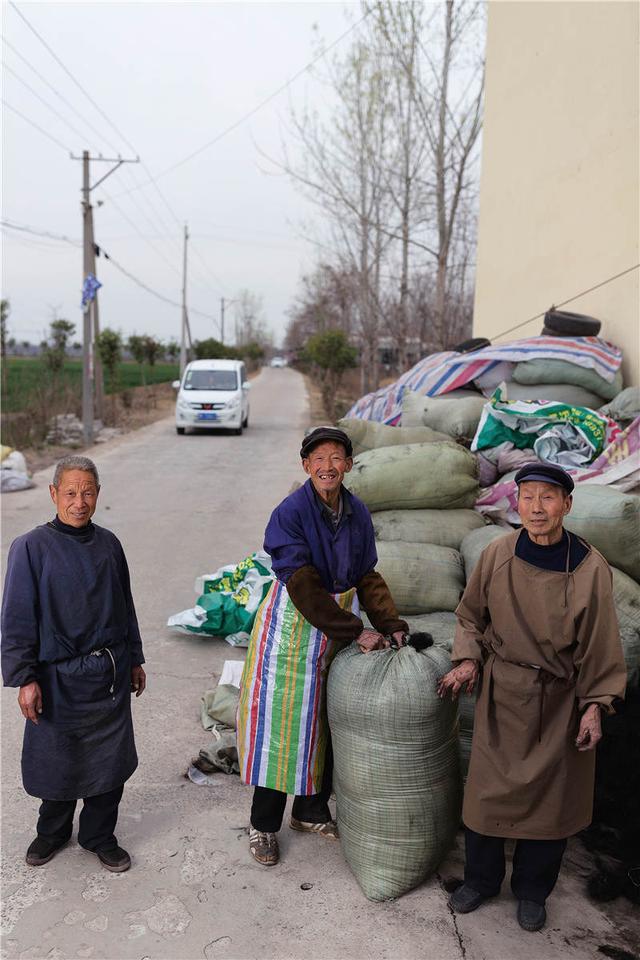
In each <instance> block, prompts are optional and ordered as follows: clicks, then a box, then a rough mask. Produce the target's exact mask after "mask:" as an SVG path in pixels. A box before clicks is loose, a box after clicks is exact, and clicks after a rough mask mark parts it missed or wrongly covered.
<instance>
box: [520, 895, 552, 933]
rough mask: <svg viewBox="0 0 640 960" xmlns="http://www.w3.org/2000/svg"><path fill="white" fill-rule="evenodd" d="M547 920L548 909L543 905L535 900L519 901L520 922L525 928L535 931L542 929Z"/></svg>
mask: <svg viewBox="0 0 640 960" xmlns="http://www.w3.org/2000/svg"><path fill="white" fill-rule="evenodd" d="M546 922H547V911H546V910H545V908H544V907H543V906H541V905H540V904H539V903H534V902H533V900H519V901H518V923H519V924H520V926H521V927H522V929H523V930H529V931H531V933H535V931H536V930H542V928H543V927H544V925H545V923H546Z"/></svg>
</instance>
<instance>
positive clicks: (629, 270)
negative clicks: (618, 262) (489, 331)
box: [493, 263, 640, 340]
mask: <svg viewBox="0 0 640 960" xmlns="http://www.w3.org/2000/svg"><path fill="white" fill-rule="evenodd" d="M639 267H640V263H636V264H634V265H633V266H632V267H628V268H627V269H626V270H622V271H621V272H620V273H616V274H614V275H613V276H612V277H607V279H606V280H601V281H600V283H596V284H595V286H593V287H589V288H588V290H582V291H581V292H580V293H576V294H574V295H573V296H572V297H569V299H568V300H563V301H562V303H555V304H554V305H553V307H552V308H551V309H552V310H558V309H559V308H560V307H566V305H567V304H568V303H573V301H574V300H579V299H580V297H584V296H585V295H586V294H587V293H593V291H594V290H599V289H600V287H605V286H606V285H607V284H608V283H612V282H613V281H614V280H619V279H620V277H624V276H626V275H627V274H628V273H633V271H634V270H637V269H638V268H639ZM546 312H547V311H546V310H543V311H542V313H536V315H535V317H529V319H528V320H523V321H522V322H521V323H516V324H515V325H514V326H513V327H509V329H508V330H503V331H502V333H497V334H496V335H495V336H494V338H493V339H494V340H499V339H500V337H506V335H507V334H508V333H513V331H514V330H519V329H520V327H525V326H526V325H527V324H528V323H533V321H534V320H540V319H542V317H544V315H545V313H546Z"/></svg>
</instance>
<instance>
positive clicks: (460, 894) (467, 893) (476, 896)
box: [449, 883, 488, 913]
mask: <svg viewBox="0 0 640 960" xmlns="http://www.w3.org/2000/svg"><path fill="white" fill-rule="evenodd" d="M487 899H488V898H487V897H483V896H482V894H481V893H478V891H477V890H474V889H473V887H470V886H469V885H468V884H467V883H463V884H462V886H461V887H458V889H457V890H456V891H455V892H454V893H452V894H451V896H450V897H449V906H450V907H452V909H453V910H455V912H456V913H471V912H472V910H477V909H478V907H479V906H481V905H482V904H483V903H484V902H485V900H487Z"/></svg>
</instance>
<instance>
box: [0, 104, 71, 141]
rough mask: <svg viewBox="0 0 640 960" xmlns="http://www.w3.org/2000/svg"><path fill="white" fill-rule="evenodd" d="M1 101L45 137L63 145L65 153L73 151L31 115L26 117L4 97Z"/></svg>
mask: <svg viewBox="0 0 640 960" xmlns="http://www.w3.org/2000/svg"><path fill="white" fill-rule="evenodd" d="M0 102H1V103H2V104H3V105H4V106H5V107H6V108H7V110H11V112H12V113H15V114H17V115H18V116H19V117H21V118H22V119H23V120H24V121H25V123H28V124H29V125H30V126H32V127H33V128H34V129H35V130H37V131H38V132H39V133H41V134H42V135H43V137H46V138H47V139H48V140H51V141H52V142H53V143H55V144H57V146H59V147H62V149H63V150H64V151H65V153H71V149H70V148H69V147H66V146H65V145H64V143H62V142H61V141H60V140H58V138H57V137H54V136H53V134H52V133H48V132H47V131H46V130H43V129H42V127H40V126H38V124H37V123H35V121H34V120H31V119H30V118H29V117H26V116H25V115H24V113H21V112H20V110H18V109H16V107H12V106H11V104H10V103H8V102H7V101H6V100H5V99H4V97H2V99H1V100H0Z"/></svg>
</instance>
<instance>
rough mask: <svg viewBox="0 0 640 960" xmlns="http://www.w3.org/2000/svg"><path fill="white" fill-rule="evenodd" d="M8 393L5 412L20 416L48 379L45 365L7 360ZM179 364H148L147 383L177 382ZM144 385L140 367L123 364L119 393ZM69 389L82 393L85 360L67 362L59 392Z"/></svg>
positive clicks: (34, 360)
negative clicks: (83, 363) (151, 365)
mask: <svg viewBox="0 0 640 960" xmlns="http://www.w3.org/2000/svg"><path fill="white" fill-rule="evenodd" d="M6 365H7V369H6V378H7V381H6V383H7V386H6V391H5V389H4V385H3V390H2V409H3V412H5V413H19V412H20V411H22V410H26V409H27V407H28V406H29V404H30V403H31V402H32V400H33V399H34V398H35V395H36V392H37V390H38V387H39V385H41V384H42V383H43V379H44V377H45V376H46V371H45V368H44V364H43V363H42V360H41V359H40V358H39V357H8V358H7V360H6ZM178 370H179V368H178V364H177V363H156V364H155V365H154V366H153V367H150V366H149V365H148V364H145V368H144V375H145V380H146V383H147V384H151V383H166V382H167V381H171V380H177V379H178V376H179V372H178ZM140 386H142V375H141V371H140V365H139V364H137V363H132V362H127V363H121V364H120V366H119V369H118V382H117V384H116V391H120V390H128V389H130V388H131V387H140ZM65 387H68V388H69V389H70V390H72V391H74V392H78V394H79V393H80V391H81V390H82V361H81V360H65V363H64V371H63V373H62V376H61V378H60V392H61V393H62V392H63V391H64V389H65ZM105 390H106V392H107V393H110V392H111V388H110V384H109V380H108V377H105Z"/></svg>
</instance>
